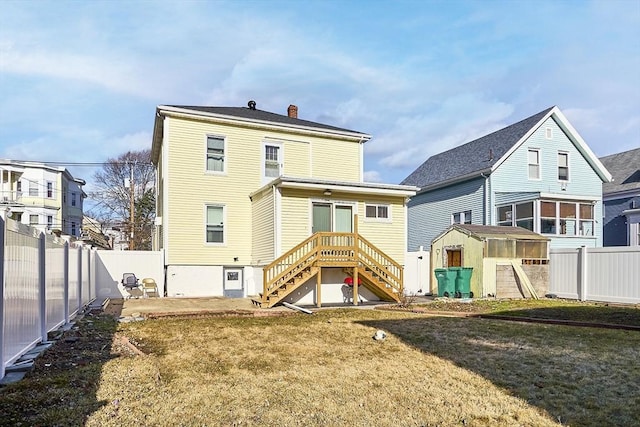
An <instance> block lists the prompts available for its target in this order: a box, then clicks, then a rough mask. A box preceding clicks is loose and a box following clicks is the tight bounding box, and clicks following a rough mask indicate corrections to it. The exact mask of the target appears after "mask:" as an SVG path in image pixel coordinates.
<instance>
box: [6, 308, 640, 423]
mask: <svg viewBox="0 0 640 427" xmlns="http://www.w3.org/2000/svg"><path fill="white" fill-rule="evenodd" d="M97 323H98V322H97V321H96V324H97ZM85 326H86V325H85ZM118 328H119V331H118V334H119V336H126V337H128V338H129V340H130V341H131V342H132V343H133V344H135V345H136V347H137V348H138V349H140V350H141V351H142V352H144V353H145V354H144V355H142V356H140V355H135V353H134V352H131V351H128V350H127V349H128V347H127V346H126V345H125V344H126V341H123V340H122V339H118V340H116V341H115V342H116V343H118V346H119V347H117V348H114V349H113V354H112V356H111V357H109V358H105V357H103V358H102V359H100V358H99V357H98V358H97V360H96V361H95V363H94V362H91V363H88V364H86V365H84V366H83V365H80V366H76V367H73V368H72V369H61V370H58V371H54V372H51V375H47V376H45V375H43V370H44V369H45V368H44V367H43V366H40V365H39V367H38V369H37V370H36V371H35V372H34V374H33V375H31V376H30V377H29V378H27V379H25V380H23V381H22V382H21V383H19V384H18V385H16V386H11V387H7V388H6V389H5V390H4V391H2V392H0V405H1V406H0V408H2V409H0V411H5V412H6V413H4V414H0V415H2V417H0V423H2V422H3V421H2V420H10V421H11V424H12V425H16V424H17V422H16V419H17V417H18V415H17V414H19V412H18V411H20V410H21V409H19V406H18V405H19V403H20V402H21V401H22V402H24V398H25V397H27V398H30V399H32V401H33V402H40V403H39V404H36V405H35V406H34V405H32V406H30V407H29V408H30V410H29V411H28V412H27V413H23V417H24V418H23V421H24V424H22V425H83V424H84V425H87V426H120V425H148V426H163V425H166V426H174V425H175V426H178V425H184V426H192V425H193V426H196V425H197V426H203V425H206V426H218V425H223V426H226V425H229V426H231V425H272V426H294V425H320V426H337V425H345V426H347V425H348V426H357V425H361V426H373V425H375V426H412V425H415V426H427V425H433V426H435V425H440V426H450V425H477V426H494V425H504V426H519V425H521V426H544V425H558V424H567V425H594V426H596V425H597V426H600V425H625V426H628V425H634V423H638V421H637V420H638V419H640V389H639V384H640V367H639V366H638V364H637V360H638V359H639V356H640V333H638V332H630V331H616V330H605V329H595V328H580V329H576V328H571V327H566V326H549V325H537V324H520V323H509V322H503V321H495V320H486V319H484V320H483V319H457V318H437V317H424V316H422V315H419V314H414V313H406V312H405V313H403V312H389V311H379V310H327V311H321V312H318V313H316V314H314V315H313V316H307V315H303V314H300V315H296V316H291V317H286V318H277V319H274V318H203V319H164V320H153V321H145V322H137V323H131V324H121V325H118ZM91 329H97V326H95V325H93V326H92V327H91ZM377 329H382V330H384V331H386V332H387V339H386V340H384V341H375V340H373V339H372V336H373V334H374V332H375V331H376V330H377ZM101 335H102V334H101ZM85 336H89V332H87V333H86V334H85ZM92 342H93V341H92ZM96 348H97V347H96ZM96 351H97V350H96ZM102 353H103V354H104V353H105V352H102ZM97 354H99V353H97ZM118 355H120V357H115V356H118ZM46 357H47V355H46V354H45V356H43V358H42V359H43V360H42V363H44V362H46ZM87 357H89V356H87ZM38 363H39V364H40V362H38ZM44 372H46V371H44ZM78 387H80V389H81V392H77V389H78ZM83 387H84V388H83ZM25 393H29V395H28V396H26V395H25ZM54 402H62V404H60V405H55V406H54ZM14 405H15V406H14ZM38 405H40V407H39V408H38V407H37V406H38ZM22 408H24V406H22ZM22 410H23V411H24V409H22Z"/></svg>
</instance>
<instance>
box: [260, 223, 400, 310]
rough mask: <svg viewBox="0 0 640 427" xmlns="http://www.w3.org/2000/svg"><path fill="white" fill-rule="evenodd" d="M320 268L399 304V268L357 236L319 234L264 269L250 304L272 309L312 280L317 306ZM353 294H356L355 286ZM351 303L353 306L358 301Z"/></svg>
mask: <svg viewBox="0 0 640 427" xmlns="http://www.w3.org/2000/svg"><path fill="white" fill-rule="evenodd" d="M322 267H342V268H343V270H344V271H345V272H346V273H347V274H349V275H350V276H352V277H353V276H355V275H358V277H359V278H361V279H362V286H365V287H366V288H367V289H369V290H370V291H371V292H372V293H373V294H374V295H376V296H377V297H378V298H380V299H381V300H384V301H397V302H399V301H400V296H401V295H402V289H403V285H402V273H403V268H402V266H401V265H400V264H398V263H397V262H395V261H394V260H393V259H392V258H391V257H389V256H388V255H386V254H385V253H384V252H382V251H381V250H380V249H378V248H377V247H376V246H375V245H373V244H372V243H370V242H369V241H367V240H366V239H365V238H364V237H362V236H360V235H359V234H358V233H357V232H356V233H330V232H321V233H315V234H313V235H312V236H311V237H309V238H308V239H306V240H305V241H303V242H302V243H300V244H299V245H297V246H296V247H295V248H293V249H291V250H290V251H288V252H287V253H285V254H283V255H282V256H281V257H279V258H277V259H276V260H274V261H273V262H272V263H271V264H269V265H267V266H265V268H264V270H263V292H262V294H261V295H260V296H261V298H260V299H259V300H254V303H255V304H258V305H260V306H261V307H273V306H274V305H276V304H278V303H281V302H282V301H283V300H284V299H285V298H286V297H287V296H288V295H290V294H291V293H292V292H293V291H295V290H296V289H298V288H300V287H301V286H302V285H303V284H304V283H306V282H307V281H309V279H311V278H313V277H316V286H317V300H318V301H317V303H318V306H320V305H321V301H320V299H321V292H320V288H321V285H322ZM354 294H357V286H355V290H354ZM354 296H356V295H354ZM353 301H354V304H357V303H358V298H354V299H353Z"/></svg>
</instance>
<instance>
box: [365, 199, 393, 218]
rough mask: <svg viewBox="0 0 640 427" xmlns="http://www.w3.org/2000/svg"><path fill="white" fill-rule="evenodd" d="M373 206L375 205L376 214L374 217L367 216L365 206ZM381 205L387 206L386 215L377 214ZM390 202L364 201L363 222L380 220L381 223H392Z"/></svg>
mask: <svg viewBox="0 0 640 427" xmlns="http://www.w3.org/2000/svg"><path fill="white" fill-rule="evenodd" d="M368 206H375V207H376V216H375V218H372V217H368V216H367V207H368ZM380 206H383V207H386V208H387V217H386V218H380V217H379V216H378V207H380ZM391 206H392V205H391V204H390V203H375V202H374V203H372V202H364V222H382V223H392V222H393V215H392V214H391Z"/></svg>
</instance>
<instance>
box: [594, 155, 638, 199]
mask: <svg viewBox="0 0 640 427" xmlns="http://www.w3.org/2000/svg"><path fill="white" fill-rule="evenodd" d="M600 161H601V162H602V164H603V165H604V166H605V167H606V168H607V169H608V170H609V171H611V175H613V181H612V182H605V183H604V184H603V185H602V193H603V194H604V195H607V194H611V193H618V192H622V191H629V190H640V148H636V149H635V150H629V151H624V152H622V153H617V154H612V155H610V156H606V157H601V158H600Z"/></svg>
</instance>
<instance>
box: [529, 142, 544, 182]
mask: <svg viewBox="0 0 640 427" xmlns="http://www.w3.org/2000/svg"><path fill="white" fill-rule="evenodd" d="M532 151H535V152H536V153H537V154H538V163H537V166H538V177H537V178H531V175H530V173H529V166H531V165H532V164H531V163H530V162H529V153H530V152H532ZM541 151H542V150H541V149H539V148H531V147H529V148H527V180H528V181H542V161H541V159H542V157H541V155H540V152H541Z"/></svg>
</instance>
